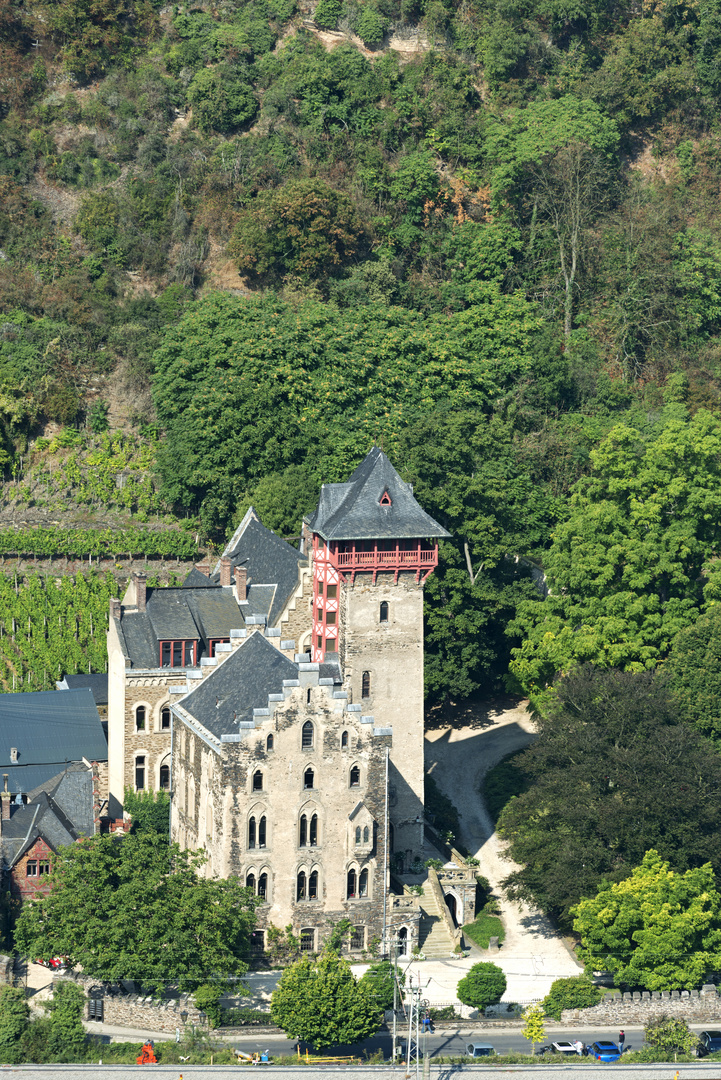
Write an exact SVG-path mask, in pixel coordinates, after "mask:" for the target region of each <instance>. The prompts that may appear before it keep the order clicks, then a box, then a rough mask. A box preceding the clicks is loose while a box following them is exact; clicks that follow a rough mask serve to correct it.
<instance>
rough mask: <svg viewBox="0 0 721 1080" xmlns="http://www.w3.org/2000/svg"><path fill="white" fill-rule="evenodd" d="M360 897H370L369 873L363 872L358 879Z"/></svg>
mask: <svg viewBox="0 0 721 1080" xmlns="http://www.w3.org/2000/svg"><path fill="white" fill-rule="evenodd" d="M358 895H359V896H367V895H368V871H367V870H361V872H360V877H359V878H358Z"/></svg>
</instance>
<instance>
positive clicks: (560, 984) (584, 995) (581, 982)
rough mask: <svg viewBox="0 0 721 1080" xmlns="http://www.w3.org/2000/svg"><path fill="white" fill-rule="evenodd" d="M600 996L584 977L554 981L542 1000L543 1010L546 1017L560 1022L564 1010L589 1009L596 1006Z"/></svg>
mask: <svg viewBox="0 0 721 1080" xmlns="http://www.w3.org/2000/svg"><path fill="white" fill-rule="evenodd" d="M602 996H603V994H602V992H601V991H600V990H599V988H598V987H597V986H594V985H593V983H592V982H591V981H590V979H587V978H586V977H585V976H584V975H576V976H574V977H573V978H571V979H556V981H555V982H554V983H553V984H552V985H551V989H550V990H549V992H548V993H547V994H546V996H545V998H544V999H543V1008H544V1009H545V1011H546V1015H547V1016H552V1017H553V1018H554V1020H560V1019H561V1013H562V1012H563V1010H564V1009H590V1008H591V1007H592V1006H593V1005H598V1003H599V1001H600V1000H601V998H602Z"/></svg>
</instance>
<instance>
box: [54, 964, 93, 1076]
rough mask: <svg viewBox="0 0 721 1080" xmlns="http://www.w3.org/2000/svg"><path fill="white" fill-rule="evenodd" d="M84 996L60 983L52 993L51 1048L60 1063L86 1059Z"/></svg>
mask: <svg viewBox="0 0 721 1080" xmlns="http://www.w3.org/2000/svg"><path fill="white" fill-rule="evenodd" d="M84 1008H85V994H84V993H83V991H82V990H81V989H80V987H79V986H76V985H75V983H72V982H65V981H63V982H61V983H60V984H59V985H56V986H55V988H54V990H53V1000H52V1004H51V1006H50V1041H49V1049H50V1051H51V1053H53V1054H54V1055H55V1058H56V1060H59V1061H82V1060H84V1058H85V1041H86V1035H85V1028H84V1027H83V1023H82V1015H83V1011H84Z"/></svg>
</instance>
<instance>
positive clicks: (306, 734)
mask: <svg viewBox="0 0 721 1080" xmlns="http://www.w3.org/2000/svg"><path fill="white" fill-rule="evenodd" d="M300 745H301V746H302V747H303V749H304V750H311V749H312V748H313V725H312V723H311V722H310V720H306V722H305V723H304V724H303V734H302V737H301V742H300Z"/></svg>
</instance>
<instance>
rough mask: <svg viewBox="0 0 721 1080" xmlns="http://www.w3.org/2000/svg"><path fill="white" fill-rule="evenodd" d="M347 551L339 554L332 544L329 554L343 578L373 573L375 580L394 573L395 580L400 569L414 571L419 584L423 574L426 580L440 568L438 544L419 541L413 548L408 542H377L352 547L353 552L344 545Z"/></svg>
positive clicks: (336, 547) (335, 546)
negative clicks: (384, 573)
mask: <svg viewBox="0 0 721 1080" xmlns="http://www.w3.org/2000/svg"><path fill="white" fill-rule="evenodd" d="M344 548H345V550H342V551H339V550H338V546H337V545H336V544H331V545H329V551H328V555H329V558H330V561H331V563H332V564H333V565H334V566H335V567H336V568H337V569H338V570H340V571H341V572H342V573H343V574H344V575H345V574H347V573H350V575H351V580H352V579H353V578H354V577H355V575H356V574H357V573H358V572H359V571H365V572H368V571H371V572H372V573H373V581H374V582H375V579H376V575H377V574H378V573H379V572H380V571H384V572H388V571H389V570H390V571H395V578H396V581H397V580H398V574H399V573H400V571H401V570H415V571H416V581H418V580H419V579H420V576H421V573H422V572H424V576H423V580H424V581H425V579H426V578H427V577H428V575H429V574H430V573H431V572H432V571H433V570H434V569H435V568H436V566H437V565H438V545H437V544H435V545H434V546H433V547H429V546H428V545H427V544H423V543H422V542H421V541H419V542H418V543H417V544H414V545H413V547H410V546H409V545H408V543H404V544H402V545H401V543H398V544H396V545H395V547H392V546H390V545H387V544H384V545H382V546H380V547H379V546H378V544H377V543H372V542H369V543H366V544H359V545H358V546H357V547H356V546H355V545H352V546H351V547H350V549H348V548H347V547H346V545H344Z"/></svg>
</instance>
